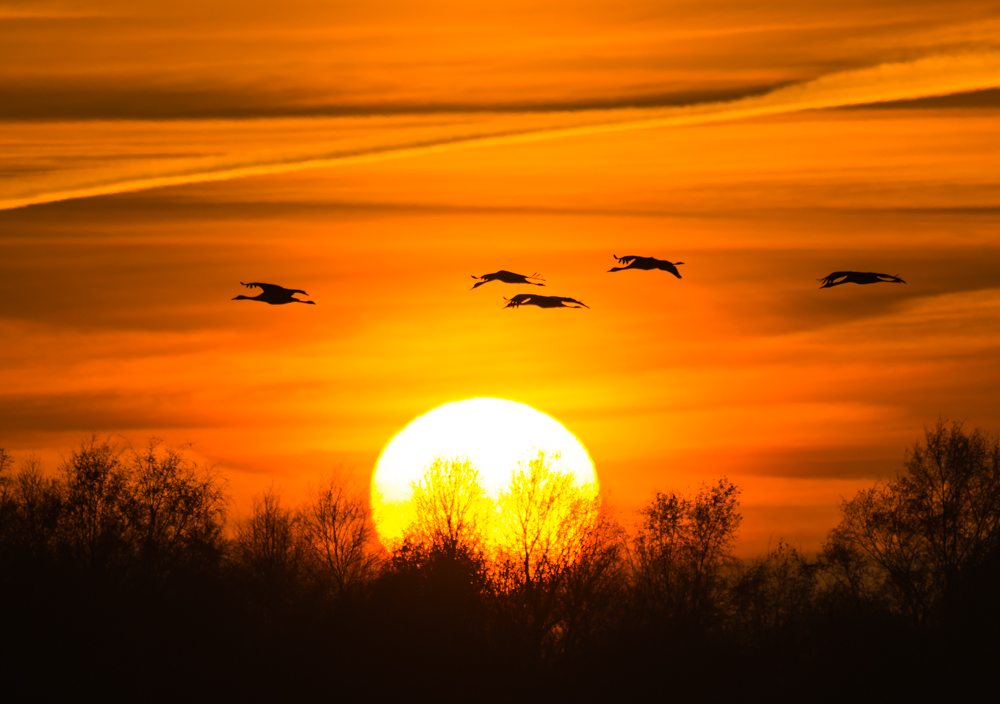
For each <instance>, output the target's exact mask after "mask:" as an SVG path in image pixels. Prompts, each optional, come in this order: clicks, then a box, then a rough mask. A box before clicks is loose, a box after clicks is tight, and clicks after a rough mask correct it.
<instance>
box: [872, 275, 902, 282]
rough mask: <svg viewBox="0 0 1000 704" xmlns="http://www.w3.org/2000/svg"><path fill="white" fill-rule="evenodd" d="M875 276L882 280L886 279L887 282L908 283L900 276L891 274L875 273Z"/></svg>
mask: <svg viewBox="0 0 1000 704" xmlns="http://www.w3.org/2000/svg"><path fill="white" fill-rule="evenodd" d="M875 276H877V277H878V278H879V280H880V281H885V282H886V283H892V284H905V283H906V282H905V281H903V280H902V279H901V278H899V277H898V276H890V275H889V274H875Z"/></svg>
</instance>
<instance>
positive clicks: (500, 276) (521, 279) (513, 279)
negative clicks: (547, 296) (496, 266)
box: [469, 269, 545, 291]
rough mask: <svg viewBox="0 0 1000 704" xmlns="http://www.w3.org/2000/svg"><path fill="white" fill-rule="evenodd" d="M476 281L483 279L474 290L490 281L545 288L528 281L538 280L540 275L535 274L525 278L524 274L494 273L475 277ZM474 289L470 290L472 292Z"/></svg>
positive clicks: (510, 272) (502, 271)
mask: <svg viewBox="0 0 1000 704" xmlns="http://www.w3.org/2000/svg"><path fill="white" fill-rule="evenodd" d="M472 278H474V279H482V281H480V282H479V283H477V284H473V286H472V288H477V287H479V286H482V285H483V284H486V283H489V282H490V281H503V282H504V283H505V284H531V285H532V286H544V285H545V284H536V283H535V282H534V281H528V279H538V273H537V272H536V273H534V274H532V275H531V276H525V275H524V274H515V273H514V272H512V271H504V270H503V269H501V270H500V271H494V272H493V273H492V274H483V275H482V276H473V277H472ZM539 281H545V279H539ZM472 288H470V289H469V290H470V291H471V290H472Z"/></svg>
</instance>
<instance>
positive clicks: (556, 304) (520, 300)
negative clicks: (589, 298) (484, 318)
mask: <svg viewBox="0 0 1000 704" xmlns="http://www.w3.org/2000/svg"><path fill="white" fill-rule="evenodd" d="M504 300H505V301H507V305H505V306H504V308H517V307H518V306H538V307H539V308H590V306H588V305H587V304H586V303H584V302H583V301H578V300H576V299H575V298H566V297H564V296H539V295H537V294H534V293H519V294H517V295H516V296H512V297H510V298H506V297H504ZM567 303H576V304H577V305H575V306H570V305H566V304H567Z"/></svg>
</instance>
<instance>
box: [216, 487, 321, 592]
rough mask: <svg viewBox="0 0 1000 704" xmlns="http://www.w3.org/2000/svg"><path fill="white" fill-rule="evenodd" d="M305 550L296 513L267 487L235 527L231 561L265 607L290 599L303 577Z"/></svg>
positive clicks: (272, 488) (276, 493)
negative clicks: (283, 504) (261, 599)
mask: <svg viewBox="0 0 1000 704" xmlns="http://www.w3.org/2000/svg"><path fill="white" fill-rule="evenodd" d="M304 553H305V548H304V545H303V540H302V536H301V533H300V530H299V521H298V518H297V516H296V515H295V512H294V511H293V510H291V509H288V508H285V507H283V506H282V505H281V496H280V494H279V493H278V492H277V491H276V490H275V489H274V487H273V486H272V487H270V488H269V489H268V490H267V491H264V492H263V493H261V494H257V495H256V496H254V497H253V499H252V507H251V511H250V515H249V516H247V517H246V518H243V519H241V520H239V521H238V522H237V523H236V537H235V539H234V541H233V546H232V558H233V560H234V563H235V566H236V569H237V572H238V573H240V574H241V575H242V576H243V577H244V578H245V579H246V580H247V582H249V585H250V587H251V589H252V591H253V592H255V593H256V595H257V596H259V597H261V598H263V599H264V601H265V602H266V603H268V604H277V603H281V602H284V601H286V600H287V599H288V598H290V597H291V595H292V594H293V592H294V591H295V590H296V587H297V586H298V584H299V580H300V579H301V577H302V573H303V567H304V562H305V555H304Z"/></svg>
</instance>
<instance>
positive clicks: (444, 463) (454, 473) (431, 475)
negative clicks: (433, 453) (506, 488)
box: [408, 458, 491, 552]
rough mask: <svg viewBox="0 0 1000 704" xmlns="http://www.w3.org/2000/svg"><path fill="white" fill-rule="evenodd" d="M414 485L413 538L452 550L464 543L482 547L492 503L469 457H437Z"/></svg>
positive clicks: (411, 534)
mask: <svg viewBox="0 0 1000 704" xmlns="http://www.w3.org/2000/svg"><path fill="white" fill-rule="evenodd" d="M412 488H413V498H412V502H413V509H414V513H415V515H416V519H415V521H414V525H413V526H411V529H410V535H409V536H408V537H409V538H410V539H411V540H414V541H415V542H418V543H425V544H430V545H433V546H436V547H443V548H444V549H445V550H448V551H451V552H454V551H456V550H457V548H458V546H459V545H461V544H467V545H470V546H474V547H475V548H476V549H479V550H481V549H482V548H483V544H484V541H485V533H486V532H487V531H488V526H487V525H485V522H486V517H488V516H489V515H490V513H491V503H490V499H489V497H487V495H486V491H485V490H484V489H483V486H482V484H481V483H480V481H479V470H478V469H476V467H475V466H474V465H473V464H472V462H471V461H470V460H468V459H460V458H455V459H445V458H438V459H436V460H434V462H432V463H431V464H430V466H428V467H427V469H426V470H424V475H423V477H421V479H420V481H419V482H413V484H412Z"/></svg>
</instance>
